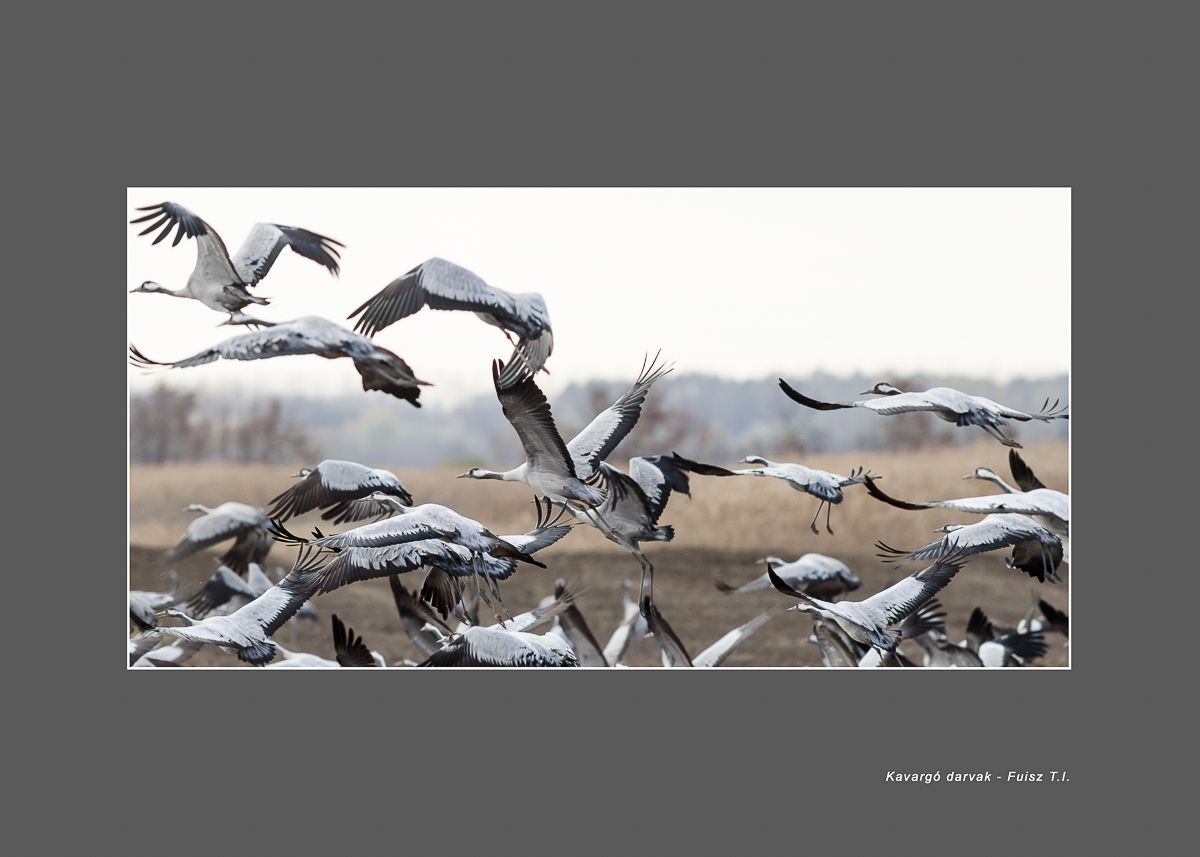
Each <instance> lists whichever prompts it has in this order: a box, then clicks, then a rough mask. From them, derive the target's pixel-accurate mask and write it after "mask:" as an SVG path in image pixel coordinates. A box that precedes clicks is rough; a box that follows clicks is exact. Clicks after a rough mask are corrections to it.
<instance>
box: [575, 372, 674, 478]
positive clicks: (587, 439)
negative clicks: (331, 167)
mask: <svg viewBox="0 0 1200 857" xmlns="http://www.w3.org/2000/svg"><path fill="white" fill-rule="evenodd" d="M657 361H658V354H655V355H654V360H652V361H648V362H649V365H647V363H646V362H643V364H642V372H641V374H640V375H639V376H638V379H637V380H636V381H634V383H633V386H632V387H630V388H629V389H628V390H626V391H625V393H624V394H623V395H622V396H621V397H620V398H619V399H617V400H616V401H615V402H613V403H612V405H610V406H609V407H607V408H605V409H604V410H603V411H601V412H600V413H599V414H598V415H597V416H596V418H595V419H593V420H592V421H591V422H590V423H588V425H587V427H586V428H585V429H584V430H583V431H581V432H580V433H579V434H577V435H575V437H574V438H572V439H571V442H570V443H568V444H567V449H568V450H569V451H570V454H571V459H572V460H573V461H574V463H575V473H576V475H578V477H579V478H580V479H583V480H585V481H586V480H587V479H589V478H591V477H592V475H594V474H595V472H596V465H598V464H599V463H600V462H601V461H603V460H604V459H605V458H607V457H608V454H609V453H610V452H612V451H613V450H614V449H616V447H617V444H619V443H620V442H621V441H623V440H624V439H625V436H626V435H627V434H629V432H630V431H631V430H632V429H633V427H634V425H636V424H637V421H638V417H640V416H641V415H642V403H643V402H645V401H646V393H648V392H649V391H650V388H651V387H652V386H653V385H654V382H655V381H657V380H658V379H659V378H661V377H662V376H663V375H666V374H667V373H668V372H670V371H671V370H672V369H673V368H674V367H673V366H671V365H664V366H656V365H655V364H656V363H657Z"/></svg>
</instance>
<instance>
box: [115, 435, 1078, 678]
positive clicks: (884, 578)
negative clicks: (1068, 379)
mask: <svg viewBox="0 0 1200 857" xmlns="http://www.w3.org/2000/svg"><path fill="white" fill-rule="evenodd" d="M679 452H680V453H681V454H682V455H685V456H686V455H687V454H688V453H687V450H686V449H680V450H679ZM1021 455H1022V457H1023V458H1024V459H1025V461H1026V462H1027V463H1028V464H1029V465H1030V467H1032V468H1033V470H1034V472H1035V473H1036V474H1037V476H1038V478H1039V479H1041V481H1042V482H1043V483H1045V484H1046V485H1047V486H1048V487H1050V488H1055V489H1058V490H1061V491H1069V485H1068V458H1069V455H1068V447H1067V444H1065V443H1061V442H1057V441H1048V442H1043V443H1039V444H1035V445H1030V446H1028V447H1026V448H1025V449H1023V450H1021ZM768 457H771V456H768ZM314 463H315V462H314ZM513 463H515V462H513ZM614 463H616V464H618V465H619V466H623V465H624V462H623V461H615V462H614ZM711 463H714V464H721V465H723V466H726V467H729V468H731V469H739V468H744V467H749V466H750V465H744V464H737V463H735V462H729V461H724V462H711ZM802 463H804V464H806V465H808V466H809V467H815V468H820V469H823V470H829V471H832V472H835V473H849V472H850V471H851V470H852V469H856V468H858V467H860V466H862V467H865V468H866V469H867V470H870V471H872V472H873V473H874V474H875V475H878V476H882V477H883V481H882V482H881V483H880V485H881V487H882V488H883V489H884V490H885V491H887V492H888V493H889V494H890V495H891V496H893V497H898V498H901V499H904V500H910V501H918V502H919V501H928V500H941V499H949V498H952V497H967V496H975V495H982V494H992V493H996V491H997V489H996V488H995V486H993V485H991V484H990V483H987V482H982V481H978V480H964V479H963V478H962V477H963V476H964V475H965V474H967V473H969V472H971V471H972V470H974V469H975V468H976V467H990V468H991V469H992V470H995V471H996V472H997V473H999V474H1000V475H1001V476H1003V477H1004V478H1006V479H1008V480H1009V481H1010V482H1011V481H1012V480H1011V479H1009V475H1010V474H1009V469H1008V460H1007V449H1005V448H1004V447H1003V446H1001V445H1000V444H998V443H996V442H995V441H993V440H991V439H989V438H980V439H979V440H978V441H977V442H975V443H973V444H971V445H969V446H964V447H956V448H945V447H937V448H932V449H921V450H919V451H915V452H907V453H889V452H866V453H847V454H836V455H813V456H807V457H805V458H804V459H803V460H802ZM298 469H299V468H298V467H297V466H287V467H272V466H265V465H256V466H235V465H213V464H205V465H131V466H130V471H129V544H130V549H129V586H130V588H131V589H141V590H151V591H162V590H166V589H168V588H169V582H168V581H167V580H166V578H165V577H164V576H163V574H162V570H161V569H160V568H159V567H158V566H157V564H156V562H155V560H156V558H157V557H158V555H159V554H160V553H161V551H163V550H164V549H166V548H168V547H170V546H171V545H173V544H174V543H175V542H176V541H177V540H178V539H179V537H180V536H182V535H183V533H184V532H185V531H186V529H187V526H188V524H189V523H190V522H191V521H192V520H193V519H194V517H195V513H191V512H187V511H185V509H186V507H187V506H188V504H190V503H202V504H204V505H206V506H210V507H211V506H217V505H219V504H220V503H223V502H226V501H229V500H236V501H239V502H243V503H249V504H251V505H254V506H260V507H264V508H265V507H266V506H268V504H269V502H270V500H271V498H273V497H274V496H275V495H276V494H278V493H280V492H281V491H284V490H286V489H287V487H288V486H289V485H290V484H291V482H292V479H291V475H292V474H293V473H295V472H296V470H298ZM395 472H396V474H397V475H398V476H399V477H400V479H401V481H402V482H403V483H404V485H405V487H406V488H408V489H409V491H411V492H412V494H413V496H414V498H415V499H416V502H417V503H425V502H434V503H441V504H444V505H446V506H450V507H451V508H453V509H455V510H457V511H458V512H460V513H462V514H464V515H467V516H469V517H472V518H475V519H476V520H478V521H480V522H482V523H483V524H485V525H486V526H487V527H489V528H490V529H491V530H492V531H494V532H497V533H522V532H525V531H526V530H528V529H529V528H530V527H532V525H533V523H534V511H533V506H532V505H531V501H532V499H533V492H532V490H531V489H529V488H527V487H525V486H522V485H516V484H505V483H501V482H494V481H476V480H466V479H455V478H454V477H455V476H456V475H457V472H458V471H455V470H450V469H444V468H431V469H425V470H396V471H395ZM691 494H692V496H691V498H690V499H689V498H688V497H685V496H674V497H672V498H671V500H670V502H669V504H668V505H667V508H666V511H665V512H664V513H663V515H662V518H661V519H660V521H659V523H660V524H664V525H665V524H669V525H672V526H674V528H675V533H676V535H675V539H674V541H672V542H670V543H660V542H649V543H645V544H643V549H644V550H645V552H646V555H647V556H648V557H649V558H650V560H651V561H652V562H653V563H654V567H655V586H654V596H655V602H656V604H657V605H658V607H659V610H660V611H661V612H662V614H663V616H664V617H665V618H666V619H667V621H668V622H670V624H671V626H672V627H673V628H674V629H675V632H676V633H677V634H678V636H679V637H680V639H681V640H682V641H683V643H684V645H685V646H686V648H687V650H688V652H689V654H692V655H696V654H698V653H699V652H700V651H701V650H703V649H704V648H706V647H707V646H709V645H710V644H711V643H713V642H714V641H716V640H717V639H718V638H719V637H720V636H722V635H723V634H725V633H726V632H727V631H729V630H731V629H733V628H734V627H736V626H738V625H740V624H741V623H743V622H746V621H748V620H749V619H751V618H753V617H754V616H756V615H757V614H758V613H760V612H762V611H763V610H766V609H767V608H769V607H771V606H773V605H776V604H778V603H780V600H781V599H784V600H790V599H786V598H785V596H782V595H779V594H777V593H775V592H774V591H763V592H756V593H749V594H745V595H737V594H733V595H724V594H722V593H720V592H718V591H717V589H716V588H715V587H714V586H713V581H714V580H716V579H718V578H720V579H722V580H724V581H726V582H727V583H730V584H734V585H739V584H741V583H744V582H747V581H749V580H751V579H753V578H755V577H757V576H759V575H760V574H762V573H763V571H764V570H765V566H762V565H756V564H755V560H757V559H760V558H762V557H764V556H768V555H775V556H779V557H782V558H783V559H785V560H788V561H791V560H794V559H796V558H797V557H799V556H800V555H801V554H804V553H809V552H815V553H822V554H827V555H829V556H833V557H836V558H838V559H840V560H842V561H843V562H845V563H846V564H847V565H848V566H849V567H850V568H851V569H852V570H853V571H854V572H855V574H857V575H858V576H859V577H860V578H862V580H863V586H862V588H861V589H860V590H858V591H857V592H856V593H853V594H852V597H853V598H855V599H856V600H858V599H861V598H864V597H866V596H868V595H870V594H873V593H874V592H877V591H879V590H880V589H882V588H884V587H886V586H889V585H890V584H892V583H894V582H896V581H897V580H899V579H900V577H902V576H903V575H905V574H910V573H912V572H914V571H917V570H919V568H920V567H921V566H920V565H916V564H910V565H906V566H903V567H897V566H896V565H894V564H889V563H884V562H882V561H881V560H880V559H879V557H877V556H876V553H877V550H876V548H875V547H874V545H875V543H876V542H877V541H880V540H882V541H884V542H886V543H888V544H890V545H893V546H895V547H901V548H905V549H913V548H917V547H921V546H924V545H926V544H928V543H930V542H932V541H934V539H935V538H938V537H940V534H937V533H934V532H933V530H934V529H935V528H936V527H940V526H942V525H943V524H948V523H972V522H974V521H977V520H979V516H976V515H967V514H960V513H954V512H948V511H945V510H940V509H931V510H924V511H919V512H909V511H904V510H901V509H896V508H893V507H891V506H887V505H886V504H884V503H881V502H879V501H877V500H874V499H873V498H871V497H870V496H869V495H868V494H867V492H866V490H865V489H864V488H862V487H861V486H853V487H851V488H848V489H846V491H845V500H844V502H842V503H841V505H839V506H837V507H835V508H834V509H833V515H832V519H831V520H832V527H833V530H834V533H835V535H830V534H829V533H827V532H825V530H824V521H825V513H824V511H822V513H821V518H820V521H819V522H818V526H819V527H820V528H821V534H820V535H813V534H812V532H811V530H809V527H808V524H809V521H810V520H811V519H812V516H813V513H814V512H815V511H816V508H817V503H818V501H817V499H816V498H814V497H811V496H809V495H807V494H802V493H800V492H798V491H795V490H793V489H792V488H790V487H789V486H788V485H786V484H784V483H783V482H781V481H779V480H775V479H763V478H753V477H724V478H715V477H703V476H693V477H692V492H691ZM288 526H289V529H291V530H292V531H293V532H295V533H298V534H303V533H307V532H308V531H309V530H311V529H312V527H313V526H321V528H322V530H323V531H324V532H329V531H330V528H329V527H328V526H327V525H326V524H325V522H322V521H321V520H320V517H319V514H318V513H311V514H309V515H306V516H303V517H301V518H297V519H294V521H293V522H289V525H288ZM226 546H227V545H222V546H220V547H221V550H223V549H224V548H225V547H226ZM221 550H217V549H214V550H211V551H210V552H208V553H202V554H197V555H196V556H193V557H191V558H189V559H188V560H186V561H185V562H183V563H180V564H179V565H178V566H176V571H177V572H178V574H179V577H180V580H181V582H183V583H185V584H195V585H198V584H200V583H202V582H203V581H204V580H206V579H207V578H208V576H209V575H211V574H212V573H213V571H215V570H216V568H217V563H216V557H217V556H218V555H219V554H220V553H221ZM1006 555H1007V551H1005V552H999V551H997V552H993V553H990V554H982V555H979V556H976V557H973V558H971V559H970V560H969V562H968V563H967V565H966V567H965V568H964V569H963V570H962V571H960V572H959V573H958V575H957V576H956V577H955V578H954V580H953V581H951V583H950V584H949V585H948V586H947V587H946V588H945V589H943V590H942V592H941V593H940V594H939V596H938V598H939V600H940V601H941V602H942V604H943V606H944V607H945V609H946V612H947V616H946V625H947V633H948V634H949V636H950V639H951V640H953V641H955V642H957V641H959V640H961V639H963V637H964V631H965V628H966V623H967V617H968V616H969V615H970V612H971V610H972V609H973V608H974V607H976V606H979V607H981V608H983V610H984V612H986V613H987V614H988V616H989V617H991V618H992V619H993V620H996V621H998V622H1004V623H1009V624H1012V625H1015V624H1017V622H1018V621H1019V620H1020V619H1021V618H1022V617H1023V616H1024V615H1025V613H1026V611H1027V610H1028V609H1029V607H1030V605H1031V604H1032V603H1033V602H1034V601H1036V599H1037V598H1039V597H1041V598H1044V599H1045V600H1046V601H1048V602H1049V603H1050V604H1052V605H1054V606H1055V607H1057V608H1059V609H1060V610H1064V611H1067V612H1068V613H1069V612H1070V611H1069V601H1068V594H1069V588H1068V587H1069V582H1070V581H1069V567H1068V566H1067V565H1065V564H1064V565H1062V566H1060V567H1059V575H1060V576H1061V577H1062V582H1061V583H1059V584H1051V583H1044V584H1043V583H1038V581H1037V580H1036V579H1035V578H1031V577H1029V576H1028V575H1026V574H1024V573H1023V572H1020V571H1016V570H1013V569H1009V568H1006V567H1005V566H1004V559H1003V558H1004V556H1006ZM295 556H296V550H295V549H294V548H286V549H285V548H283V547H278V548H276V549H275V550H273V551H272V553H271V555H270V558H269V560H268V570H269V571H271V570H273V569H274V568H275V567H276V566H281V567H283V568H284V569H289V568H291V566H292V563H293V561H294V559H295ZM538 559H539V560H541V561H542V562H544V563H546V565H547V566H548V568H546V569H538V568H534V567H532V566H524V567H522V568H521V569H519V570H518V572H517V573H516V574H515V575H513V577H511V578H510V579H509V580H507V581H504V582H503V583H502V584H501V586H502V589H501V592H502V595H503V597H504V602H505V604H506V605H507V607H508V608H509V610H510V611H511V612H513V613H514V614H515V613H518V612H521V611H523V610H528V609H530V608H532V607H534V606H536V604H537V602H538V601H539V600H540V599H541V598H542V597H544V596H546V595H548V594H551V593H552V592H553V589H554V581H555V579H556V578H563V579H565V580H567V581H568V582H571V583H573V584H574V585H575V586H576V587H578V588H579V589H581V590H582V592H581V594H580V595H579V596H578V597H577V599H576V603H577V604H578V606H579V609H580V610H581V611H582V613H583V615H584V617H585V618H586V620H587V622H588V624H589V626H590V628H591V630H592V632H593V634H594V635H595V636H596V638H597V639H598V640H599V641H600V643H601V645H603V644H604V643H605V642H606V641H607V640H608V637H609V636H610V635H611V634H612V632H613V630H614V629H615V628H616V626H617V624H618V623H619V621H620V618H621V613H622V610H621V589H620V584H621V581H622V580H625V579H629V580H632V581H633V583H634V585H635V587H636V585H637V582H638V580H639V577H640V569H639V566H638V564H637V561H636V560H635V559H634V558H633V557H631V556H630V555H629V554H628V553H626V552H625V551H624V550H622V549H621V548H620V547H618V546H617V545H615V544H613V543H611V542H609V541H607V540H606V539H605V538H604V537H603V536H602V535H601V534H600V533H599V532H597V531H596V530H594V529H592V528H590V527H584V526H579V527H576V528H575V530H574V531H573V532H571V533H570V534H569V535H568V536H567V537H566V538H564V539H563V540H562V541H560V542H559V543H558V544H556V545H553V546H551V547H550V548H547V549H546V550H544V551H542V552H541V553H539V554H538ZM401 579H402V580H403V581H404V582H405V584H406V585H407V586H408V588H409V589H410V590H411V589H413V588H415V587H416V586H417V584H418V583H419V577H418V575H417V574H409V575H406V576H405V577H402V578H401ZM313 604H314V606H315V607H316V608H317V611H318V613H319V614H320V617H321V618H320V621H319V622H318V623H314V622H312V621H309V620H303V621H296V620H294V621H293V622H292V623H290V624H289V626H288V627H285V628H284V629H283V630H281V631H280V632H279V633H278V634H277V635H276V640H277V641H278V642H279V643H280V644H281V645H283V646H284V647H286V648H288V649H290V650H293V651H304V652H312V653H313V654H316V655H319V656H321V657H325V658H331V659H332V658H333V655H334V652H333V642H332V635H331V632H330V618H329V617H330V614H333V613H336V614H338V616H339V617H340V618H341V619H342V620H343V621H344V622H345V623H346V624H347V625H348V626H351V627H352V628H353V630H354V633H355V634H361V635H362V636H363V641H364V642H365V643H366V645H367V646H368V647H369V648H371V649H374V650H377V651H379V652H380V653H381V654H382V655H383V656H384V658H385V659H386V661H387V662H388V664H393V663H399V662H400V661H401V660H402V659H404V658H409V659H413V660H421V657H420V655H419V654H418V652H417V650H416V648H415V647H414V646H413V645H412V643H411V642H410V641H409V639H408V637H407V635H406V634H405V633H404V631H403V629H402V628H401V627H400V623H399V620H398V618H397V616H396V611H395V607H394V605H393V602H392V596H391V591H390V589H389V587H388V582H387V580H386V578H385V579H381V580H373V581H364V582H361V583H355V584H352V585H350V586H347V587H344V588H342V589H339V590H336V591H334V592H331V593H328V594H326V595H322V596H320V597H318V598H316V599H315V600H314V601H313ZM788 606H790V604H789V605H788ZM483 611H484V614H489V619H490V611H489V610H488V608H487V607H486V606H484V607H483ZM168 621H171V620H168ZM485 621H487V620H485ZM810 633H812V621H811V619H810V618H809V617H808V616H806V615H803V614H800V613H795V612H783V613H780V614H778V615H776V616H775V617H773V618H772V619H771V620H770V621H769V622H768V623H767V624H766V625H765V626H763V627H762V628H760V629H759V630H758V632H757V633H756V634H754V635H753V636H751V637H750V638H749V639H748V640H746V641H745V642H743V643H742V644H741V646H739V647H738V648H737V649H736V650H735V651H734V652H733V654H731V655H730V657H729V658H728V660H726V661H725V664H724V665H725V666H740V667H750V666H820V665H821V658H820V653H819V651H818V650H817V647H816V646H815V645H813V644H811V643H809V642H808V641H807V637H808V635H809V634H810ZM1046 642H1047V644H1048V652H1047V654H1046V656H1045V657H1044V658H1042V659H1041V660H1038V661H1036V662H1035V663H1034V665H1035V666H1053V667H1065V666H1069V651H1070V650H1069V649H1068V648H1066V647H1064V646H1063V642H1064V641H1063V638H1062V637H1061V636H1059V635H1057V634H1053V633H1051V634H1048V635H1047V637H1046ZM903 649H904V651H905V653H906V654H908V655H909V657H910V658H912V659H913V660H915V661H916V662H917V663H920V657H921V655H920V649H919V648H917V647H916V646H915V645H914V644H912V643H905V644H904V647H903ZM625 662H626V663H627V664H629V665H630V666H661V663H662V662H661V659H660V656H659V652H658V646H657V643H655V641H654V640H653V638H651V639H646V640H639V641H636V642H635V643H634V644H633V645H632V646H631V647H630V651H629V653H627V655H626V657H625ZM190 665H193V666H221V667H226V666H229V667H232V666H243V664H242V663H241V662H240V661H238V660H237V658H236V657H235V656H234V655H232V654H227V653H225V652H222V651H220V650H218V649H214V648H211V647H209V648H206V649H204V650H202V651H201V652H200V653H199V654H198V655H197V656H196V657H195V658H193V659H192V661H191V662H190Z"/></svg>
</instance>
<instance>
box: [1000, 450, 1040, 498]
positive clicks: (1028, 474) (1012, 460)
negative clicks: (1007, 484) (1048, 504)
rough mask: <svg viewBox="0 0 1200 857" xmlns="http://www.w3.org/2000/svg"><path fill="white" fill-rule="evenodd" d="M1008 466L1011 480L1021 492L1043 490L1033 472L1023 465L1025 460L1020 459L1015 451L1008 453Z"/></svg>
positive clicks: (1026, 465)
mask: <svg viewBox="0 0 1200 857" xmlns="http://www.w3.org/2000/svg"><path fill="white" fill-rule="evenodd" d="M1008 466H1009V468H1010V469H1011V470H1012V475H1013V479H1014V480H1015V481H1016V483H1017V487H1018V488H1020V489H1021V490H1022V491H1036V490H1037V489H1038V488H1045V487H1046V486H1045V485H1043V484H1042V482H1041V480H1040V479H1038V478H1037V477H1036V476H1034V475H1033V470H1031V469H1030V467H1029V465H1028V464H1026V463H1025V459H1023V458H1021V456H1020V455H1019V454H1017V451H1016V450H1015V449H1010V450H1009V451H1008Z"/></svg>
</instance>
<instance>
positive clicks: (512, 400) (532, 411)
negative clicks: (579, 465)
mask: <svg viewBox="0 0 1200 857" xmlns="http://www.w3.org/2000/svg"><path fill="white" fill-rule="evenodd" d="M503 371H504V364H503V363H501V362H500V361H499V360H494V361H492V383H493V385H494V386H495V388H496V398H497V399H499V400H500V408H501V410H502V411H503V412H504V417H505V419H507V420H508V421H509V423H511V424H512V427H513V429H514V430H515V431H516V432H517V437H519V438H520V439H521V448H522V449H523V450H524V452H525V458H526V460H527V461H528V462H529V465H530V467H532V468H533V469H535V470H545V471H549V472H552V473H554V474H556V475H558V476H562V477H564V478H565V477H570V476H576V475H577V473H576V468H575V465H574V461H573V457H572V454H571V452H569V448H568V446H567V444H565V443H563V439H562V435H560V434H559V433H558V427H557V426H556V425H555V424H554V415H553V414H552V413H551V412H550V403H549V402H548V401H547V400H546V395H545V394H544V393H543V392H542V391H541V390H540V389H539V388H538V385H537V384H535V383H534V381H533V378H532V377H529V376H526V377H524V378H522V380H521V381H519V382H518V383H516V384H513V385H511V386H508V387H505V386H502V384H501V382H500V378H501V376H502V375H503Z"/></svg>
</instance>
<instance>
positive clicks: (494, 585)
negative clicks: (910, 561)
mask: <svg viewBox="0 0 1200 857" xmlns="http://www.w3.org/2000/svg"><path fill="white" fill-rule="evenodd" d="M484 577H485V578H486V579H487V582H488V589H490V590H491V591H492V596H493V600H494V602H495V603H496V604H499V605H500V613H501V615H502V616H504V617H506V618H507V619H509V620H511V619H512V614H511V613H509V612H508V608H507V607H505V606H504V599H503V598H501V597H500V582H499V581H497V580H493V579H492V578H490V577H488V576H487V575H486V574H485V575H484ZM496 618H497V619H498V620H499V622H500V627H501V628H503V627H504V619H500V617H499V616H497V617H496Z"/></svg>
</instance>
